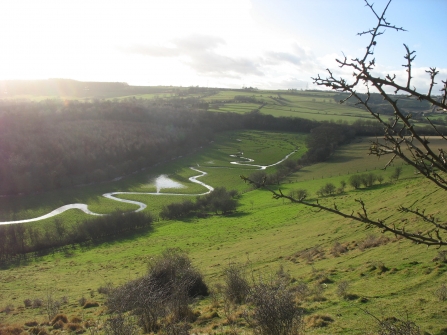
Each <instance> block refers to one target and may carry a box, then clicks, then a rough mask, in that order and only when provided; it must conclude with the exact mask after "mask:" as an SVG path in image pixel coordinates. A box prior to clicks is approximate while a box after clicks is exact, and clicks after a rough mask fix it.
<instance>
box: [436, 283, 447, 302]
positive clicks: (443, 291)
mask: <svg viewBox="0 0 447 335" xmlns="http://www.w3.org/2000/svg"><path fill="white" fill-rule="evenodd" d="M435 296H436V298H438V300H439V301H445V300H447V286H446V285H445V284H442V285H441V286H440V287H438V288H437V289H436V291H435Z"/></svg>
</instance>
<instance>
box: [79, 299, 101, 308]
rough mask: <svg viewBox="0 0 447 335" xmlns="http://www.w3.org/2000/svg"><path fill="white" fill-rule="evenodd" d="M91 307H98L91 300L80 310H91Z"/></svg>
mask: <svg viewBox="0 0 447 335" xmlns="http://www.w3.org/2000/svg"><path fill="white" fill-rule="evenodd" d="M93 307H99V303H97V302H96V301H93V300H87V301H86V302H85V304H84V306H83V307H82V308H84V309H86V308H93Z"/></svg>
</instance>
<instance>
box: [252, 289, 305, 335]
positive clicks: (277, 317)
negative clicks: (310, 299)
mask: <svg viewBox="0 0 447 335" xmlns="http://www.w3.org/2000/svg"><path fill="white" fill-rule="evenodd" d="M249 301H250V302H251V303H252V304H253V310H252V311H251V313H246V315H245V317H246V320H247V322H248V323H249V324H250V325H251V326H252V327H253V330H254V334H259V335H297V334H302V333H303V312H302V310H301V309H300V308H298V307H297V306H296V304H295V299H294V295H293V294H292V291H291V290H290V289H288V288H287V287H286V284H285V282H284V281H275V282H271V283H263V282H260V283H258V284H256V285H255V286H254V287H253V289H252V290H251V291H250V295H249Z"/></svg>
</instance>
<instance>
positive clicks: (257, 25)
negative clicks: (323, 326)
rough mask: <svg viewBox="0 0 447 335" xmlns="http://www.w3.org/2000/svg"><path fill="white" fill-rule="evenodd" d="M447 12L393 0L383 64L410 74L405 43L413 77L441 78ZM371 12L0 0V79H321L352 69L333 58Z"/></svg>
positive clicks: (362, 43) (301, 83) (195, 82)
mask: <svg viewBox="0 0 447 335" xmlns="http://www.w3.org/2000/svg"><path fill="white" fill-rule="evenodd" d="M387 3H388V0H374V7H373V8H374V9H375V11H376V12H377V13H379V14H381V13H382V10H383V9H384V7H385V6H386V4H387ZM446 13H447V0H393V1H392V2H391V4H390V6H389V8H388V11H387V15H386V16H385V17H386V18H387V20H388V21H389V22H390V23H391V24H394V25H396V26H398V27H403V28H405V29H406V30H407V31H405V32H396V31H392V30H387V31H386V32H385V33H384V34H383V35H382V36H380V37H379V39H378V40H377V45H376V46H375V50H374V52H375V57H376V63H377V68H376V73H377V74H378V75H382V76H384V75H386V74H387V73H390V74H394V73H395V74H396V75H397V76H398V77H399V76H400V77H402V78H405V72H404V71H405V69H404V68H403V67H402V64H404V58H403V56H404V55H405V49H404V46H403V44H404V43H405V44H406V45H408V46H409V48H410V49H411V50H414V51H415V52H416V58H415V61H414V64H413V75H414V83H413V84H414V85H415V86H416V88H418V87H420V89H421V90H422V89H423V88H425V87H426V86H427V85H428V76H427V74H426V73H425V70H427V69H428V68H429V67H437V68H438V70H439V71H440V74H439V78H438V80H437V82H438V83H439V84H440V83H441V80H446V79H447V57H446V55H447V43H446V42H447V38H446V37H445V32H446V31H447V20H445V14H446ZM376 23H377V20H376V18H375V16H374V14H373V12H372V11H371V10H370V9H369V8H368V7H366V6H365V1H364V0H125V1H124V0H119V1H118V0H108V1H102V0H101V1H100V0H76V1H74V0H39V1H36V0H2V1H1V2H0V45H1V48H0V80H5V79H47V78H67V79H75V80H80V81H110V82H126V83H128V84H130V85H150V86H153V85H173V86H206V87H229V88H241V87H250V86H251V87H257V88H260V89H289V88H294V89H314V88H316V86H315V85H314V84H313V81H312V79H311V78H312V77H315V76H317V75H318V74H320V75H322V76H324V75H325V74H326V72H325V71H326V68H329V69H331V70H333V71H334V73H335V74H337V75H340V76H345V77H350V76H351V72H352V71H347V70H345V69H339V68H338V67H337V65H336V63H335V61H334V60H335V59H336V58H341V57H343V54H344V55H346V56H348V57H349V58H355V57H361V56H363V54H364V52H365V47H366V45H367V44H368V41H369V37H367V36H357V33H358V32H361V31H365V30H367V29H370V28H372V27H374V26H375V25H376ZM403 81H404V80H403ZM437 88H438V89H439V85H438V87H437Z"/></svg>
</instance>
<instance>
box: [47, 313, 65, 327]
mask: <svg viewBox="0 0 447 335" xmlns="http://www.w3.org/2000/svg"><path fill="white" fill-rule="evenodd" d="M58 321H62V322H63V323H67V322H68V318H67V316H66V315H65V314H57V315H56V316H55V317H54V318H53V320H51V322H50V324H52V325H54V324H55V323H56V322H58Z"/></svg>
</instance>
